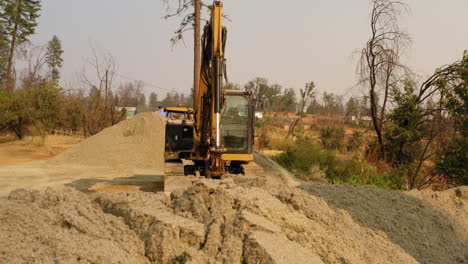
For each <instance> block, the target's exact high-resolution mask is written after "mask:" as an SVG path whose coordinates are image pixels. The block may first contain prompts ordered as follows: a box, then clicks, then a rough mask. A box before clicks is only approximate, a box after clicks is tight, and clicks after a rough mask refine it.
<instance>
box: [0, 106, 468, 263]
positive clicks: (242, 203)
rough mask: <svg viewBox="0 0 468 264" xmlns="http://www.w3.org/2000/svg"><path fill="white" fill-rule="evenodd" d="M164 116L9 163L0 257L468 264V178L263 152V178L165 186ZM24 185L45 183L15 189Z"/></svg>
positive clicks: (3, 175)
mask: <svg viewBox="0 0 468 264" xmlns="http://www.w3.org/2000/svg"><path fill="white" fill-rule="evenodd" d="M164 122H165V121H164V120H163V119H162V118H160V117H159V116H156V115H149V114H144V115H139V116H137V117H136V118H134V119H132V120H128V121H125V122H123V123H120V124H118V125H116V126H114V127H111V128H108V129H106V130H105V131H103V132H102V133H100V134H98V135H96V136H94V137H91V138H89V139H88V140H86V141H84V142H83V143H81V144H79V145H77V146H76V147H73V148H71V149H70V150H68V151H66V152H64V153H63V154H61V155H59V156H57V157H55V158H53V159H52V160H49V161H41V162H33V163H29V164H21V165H16V166H10V167H6V168H2V169H0V191H2V192H3V193H2V192H0V196H1V194H4V196H6V197H5V198H0V199H1V200H0V241H2V243H0V263H287V264H292V263H468V222H467V221H468V207H467V203H468V187H461V188H456V189H451V190H447V191H445V192H432V191H422V192H419V191H412V192H394V191H385V190H382V189H379V188H377V187H373V186H365V187H356V186H350V185H324V184H315V183H301V182H299V181H297V180H296V179H295V178H294V177H293V176H292V175H290V174H289V173H288V172H287V171H285V170H284V169H283V168H281V167H279V166H278V165H277V164H275V163H274V162H273V161H272V160H271V159H269V158H267V157H265V156H263V155H261V154H259V153H256V155H255V159H256V160H255V161H256V163H257V164H259V165H261V166H262V167H263V169H264V173H263V174H262V175H257V176H252V175H246V176H229V177H226V178H225V179H223V180H206V179H203V180H202V179H200V180H196V181H194V182H193V184H192V185H191V186H190V187H188V188H181V189H175V190H172V193H171V194H170V195H168V194H167V193H166V194H165V193H161V192H157V193H156V192H154V191H155V190H156V189H157V188H156V186H152V185H151V184H149V183H150V182H151V181H152V180H154V182H155V183H156V182H157V181H156V180H155V178H156V176H155V175H151V173H153V174H157V173H162V172H163V170H164V163H163V162H162V160H161V159H160V158H162V150H163V138H164V130H163V129H162V128H163V127H164ZM90 165H91V166H90ZM138 170H143V171H146V172H148V173H147V174H145V175H140V176H133V175H134V174H135V173H136V172H137V171H138ZM125 175H126V176H125ZM130 178H131V180H129V179H130ZM18 180H19V181H20V183H21V184H18V183H17V182H18ZM9 183H10V186H8V187H3V185H5V184H9ZM106 183H108V184H117V185H118V186H122V185H125V184H122V183H126V184H127V185H128V186H127V187H128V188H123V189H121V190H120V191H116V192H99V191H98V192H96V190H99V186H102V185H103V184H104V185H105V184H106ZM35 184H39V185H38V186H36V185H35ZM23 185H25V187H28V189H30V188H34V189H38V190H27V189H17V190H14V191H12V192H11V193H10V190H12V189H16V188H17V187H21V186H23ZM50 186H53V187H52V188H50ZM153 187H154V188H153ZM131 188H135V189H132V190H129V189H131ZM114 191H115V189H114ZM7 192H8V193H9V194H8V193H7Z"/></svg>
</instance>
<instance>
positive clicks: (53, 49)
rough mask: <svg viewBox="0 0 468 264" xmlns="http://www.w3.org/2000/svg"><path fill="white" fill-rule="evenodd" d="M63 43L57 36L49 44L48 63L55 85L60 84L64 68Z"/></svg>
mask: <svg viewBox="0 0 468 264" xmlns="http://www.w3.org/2000/svg"><path fill="white" fill-rule="evenodd" d="M62 54H63V50H62V42H61V41H60V39H59V38H58V37H57V36H55V35H54V36H53V37H52V40H50V41H49V43H48V44H47V53H46V62H47V65H49V69H50V78H51V80H52V82H53V83H54V84H58V81H59V79H60V68H62V63H63V59H62Z"/></svg>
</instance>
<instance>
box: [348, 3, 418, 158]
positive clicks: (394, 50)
mask: <svg viewBox="0 0 468 264" xmlns="http://www.w3.org/2000/svg"><path fill="white" fill-rule="evenodd" d="M372 5H373V6H372V14H371V20H370V29H371V37H370V39H369V40H368V41H367V43H366V46H365V47H364V48H363V49H362V51H361V53H360V60H359V64H358V68H357V73H358V76H359V82H360V84H361V85H362V86H363V87H365V89H366V93H367V94H368V95H369V99H370V115H371V118H372V124H373V128H374V130H375V133H376V135H377V140H378V144H379V158H383V156H384V144H385V143H384V137H383V127H384V123H385V120H386V116H385V114H386V108H387V105H388V103H389V95H390V92H391V90H392V89H395V88H396V85H397V84H398V83H399V82H400V81H402V80H403V79H404V78H406V77H407V75H408V74H409V70H408V68H407V67H405V66H404V65H402V64H401V61H400V59H401V56H402V54H403V53H404V51H405V49H406V47H407V46H408V45H409V44H410V43H411V39H410V37H409V36H408V34H406V33H404V32H403V31H401V30H400V29H399V26H398V18H399V17H400V15H401V14H402V12H404V11H406V10H407V6H406V5H405V4H404V3H403V2H400V1H395V0H373V1H372Z"/></svg>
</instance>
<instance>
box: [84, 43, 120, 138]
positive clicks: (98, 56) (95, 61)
mask: <svg viewBox="0 0 468 264" xmlns="http://www.w3.org/2000/svg"><path fill="white" fill-rule="evenodd" d="M91 51H92V57H90V58H87V59H85V63H86V66H85V67H84V69H83V74H82V80H83V82H84V83H85V85H86V86H88V88H89V89H90V91H92V92H90V96H89V98H88V99H89V101H88V106H87V110H86V113H85V115H84V134H85V136H87V135H94V134H96V133H98V132H100V131H101V130H103V129H104V128H106V127H108V126H110V125H113V124H115V120H114V119H115V116H117V115H118V113H117V109H116V106H117V105H116V101H115V100H114V99H113V98H112V92H111V89H112V84H113V80H114V72H115V60H114V58H113V57H112V55H111V54H110V53H102V52H101V53H99V52H98V51H97V50H96V48H94V47H91ZM91 72H94V74H92V73H91ZM91 76H93V77H91Z"/></svg>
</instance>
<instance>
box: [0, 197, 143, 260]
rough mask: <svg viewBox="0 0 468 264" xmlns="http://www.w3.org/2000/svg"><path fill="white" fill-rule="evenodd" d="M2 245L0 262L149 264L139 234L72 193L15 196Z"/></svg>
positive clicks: (0, 214)
mask: <svg viewBox="0 0 468 264" xmlns="http://www.w3.org/2000/svg"><path fill="white" fill-rule="evenodd" d="M0 241H1V243H0V245H1V246H0V263H148V262H147V259H146V258H145V256H144V252H145V250H144V244H143V242H142V241H141V240H139V239H138V236H137V235H136V234H135V232H133V231H132V230H130V229H129V228H128V227H127V226H126V225H125V224H124V223H123V222H122V221H120V220H119V219H118V218H117V217H115V216H112V215H108V214H104V213H103V212H102V210H101V209H100V208H99V207H98V206H97V205H96V204H95V203H93V202H91V201H90V200H89V198H88V197H87V196H85V195H84V194H81V193H79V192H77V191H74V190H72V189H70V190H67V191H66V192H57V191H54V190H52V189H48V190H46V191H44V192H37V191H25V190H21V189H19V190H16V191H13V192H12V193H11V194H10V196H9V198H8V199H5V200H1V201H0Z"/></svg>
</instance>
